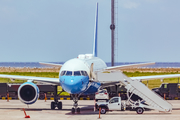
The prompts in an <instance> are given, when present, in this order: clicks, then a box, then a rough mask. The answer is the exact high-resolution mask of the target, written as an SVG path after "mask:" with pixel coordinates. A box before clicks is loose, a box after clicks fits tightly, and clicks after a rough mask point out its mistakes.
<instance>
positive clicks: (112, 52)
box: [110, 0, 115, 66]
mask: <svg viewBox="0 0 180 120" xmlns="http://www.w3.org/2000/svg"><path fill="white" fill-rule="evenodd" d="M110 29H111V66H114V36H115V35H114V34H115V22H114V0H111V25H110Z"/></svg>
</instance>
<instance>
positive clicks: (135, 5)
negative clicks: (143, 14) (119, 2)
mask: <svg viewBox="0 0 180 120" xmlns="http://www.w3.org/2000/svg"><path fill="white" fill-rule="evenodd" d="M139 5H140V4H139V3H136V2H132V1H127V2H125V3H124V4H123V7H124V8H127V9H134V8H138V7H139Z"/></svg>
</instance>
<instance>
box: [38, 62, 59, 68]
mask: <svg viewBox="0 0 180 120" xmlns="http://www.w3.org/2000/svg"><path fill="white" fill-rule="evenodd" d="M39 64H41V65H47V66H52V67H62V64H55V63H44V62H39Z"/></svg>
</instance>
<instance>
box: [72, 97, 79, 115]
mask: <svg viewBox="0 0 180 120" xmlns="http://www.w3.org/2000/svg"><path fill="white" fill-rule="evenodd" d="M72 97H73V101H74V104H73V108H72V110H71V112H72V114H74V113H75V112H77V113H80V108H79V107H78V95H74V96H72Z"/></svg>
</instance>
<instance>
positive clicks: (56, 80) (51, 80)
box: [0, 74, 59, 84]
mask: <svg viewBox="0 0 180 120" xmlns="http://www.w3.org/2000/svg"><path fill="white" fill-rule="evenodd" d="M0 78H10V79H11V80H15V79H18V80H32V81H37V82H46V83H53V84H59V78H48V77H33V76H20V75H4V74H0Z"/></svg>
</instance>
